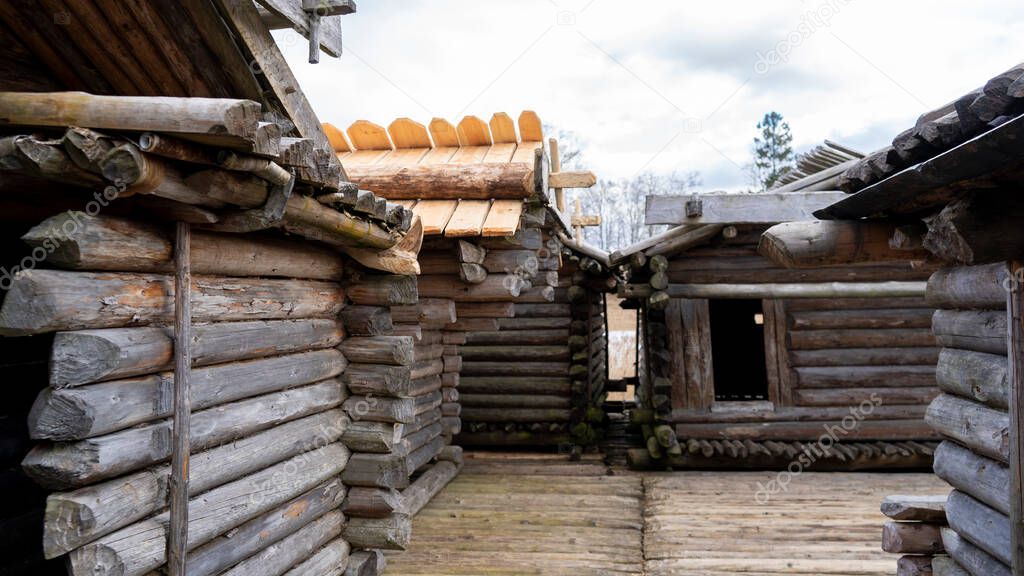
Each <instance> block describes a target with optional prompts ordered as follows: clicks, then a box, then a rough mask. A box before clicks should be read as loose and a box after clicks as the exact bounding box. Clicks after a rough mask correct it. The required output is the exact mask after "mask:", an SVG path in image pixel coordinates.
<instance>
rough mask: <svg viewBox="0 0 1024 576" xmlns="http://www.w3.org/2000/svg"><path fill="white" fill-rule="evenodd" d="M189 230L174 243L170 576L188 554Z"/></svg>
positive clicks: (181, 228) (179, 572)
mask: <svg viewBox="0 0 1024 576" xmlns="http://www.w3.org/2000/svg"><path fill="white" fill-rule="evenodd" d="M191 244H192V229H191V227H190V226H189V224H187V223H184V222H179V223H178V229H177V235H176V237H175V243H174V284H175V286H174V427H173V430H172V433H171V435H172V438H173V440H172V442H173V446H174V447H173V449H172V451H171V484H170V492H171V494H170V526H169V527H168V531H167V565H168V574H169V575H170V576H185V561H186V551H187V550H188V464H189V452H190V442H189V427H190V425H191V424H190V420H191V414H192V403H191V399H190V391H189V379H190V376H191V371H192V352H191V346H190V343H191V341H192V305H191V300H190V298H189V296H190V294H191V286H192V270H191V268H190V260H191V247H192V246H191Z"/></svg>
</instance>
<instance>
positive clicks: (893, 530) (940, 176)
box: [761, 65, 1024, 575]
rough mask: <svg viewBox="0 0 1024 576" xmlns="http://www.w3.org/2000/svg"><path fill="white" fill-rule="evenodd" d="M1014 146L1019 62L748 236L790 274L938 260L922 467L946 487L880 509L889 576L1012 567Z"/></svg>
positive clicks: (1018, 467)
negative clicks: (823, 196)
mask: <svg viewBox="0 0 1024 576" xmlns="http://www.w3.org/2000/svg"><path fill="white" fill-rule="evenodd" d="M1022 142H1024V65H1018V66H1015V67H1013V68H1011V69H1009V70H1007V71H1005V72H1002V73H1000V74H999V75H997V76H994V77H992V78H991V79H989V80H988V81H986V82H985V83H984V84H983V85H982V86H981V87H979V88H977V89H975V90H972V91H970V92H968V93H966V94H964V95H963V96H962V97H960V98H958V99H956V100H955V101H954V102H951V103H949V104H947V105H946V106H943V107H941V108H938V109H936V110H932V111H928V112H926V113H924V114H922V115H921V116H920V117H919V119H918V120H917V122H916V123H915V125H914V126H912V127H910V128H908V129H907V130H905V131H903V132H901V133H900V134H898V135H896V137H895V138H894V139H893V141H892V145H891V146H887V147H885V148H883V149H881V150H878V151H875V152H873V153H871V154H869V155H867V156H866V157H865V158H864V159H862V160H860V161H856V162H853V163H852V164H851V165H849V166H848V167H847V168H846V170H845V171H844V172H843V173H842V174H841V175H840V177H839V179H838V183H839V187H840V188H841V190H842V191H843V192H845V194H843V195H842V196H840V197H839V198H837V199H836V200H835V201H834V202H830V203H829V205H828V206H825V207H822V208H820V209H818V210H815V211H814V212H813V214H812V217H813V218H817V220H811V219H794V220H798V221H793V222H787V223H784V224H779V225H776V226H774V227H772V228H770V229H768V230H767V231H766V232H765V233H764V236H763V237H762V239H761V253H762V254H764V255H765V256H767V257H769V258H770V259H771V260H772V261H773V262H775V263H776V264H778V265H779V266H782V267H784V268H786V269H788V270H791V271H793V272H801V271H806V272H810V271H818V270H820V268H819V266H821V265H822V264H824V263H829V264H833V265H844V264H852V263H855V262H856V263H864V264H865V265H867V264H870V265H888V263H891V262H895V261H900V260H902V259H903V258H904V256H905V254H906V253H907V251H908V250H910V251H922V250H923V251H925V252H926V253H927V255H928V258H929V259H930V260H933V261H935V262H936V263H937V264H938V265H939V269H937V270H934V271H933V272H932V273H931V275H930V277H929V278H928V281H927V288H926V290H925V301H926V303H927V305H928V306H929V307H931V308H935V309H936V310H935V311H934V313H933V315H932V316H931V322H930V327H931V331H932V334H933V336H934V338H935V343H936V346H937V347H938V348H939V353H938V357H937V358H936V359H934V361H935V365H936V366H937V368H936V372H935V381H936V383H937V386H938V389H939V394H938V395H937V396H936V397H935V398H933V399H932V400H931V402H930V404H929V405H928V408H927V412H926V413H925V421H926V422H927V424H928V425H929V426H930V427H931V428H932V430H934V432H935V433H936V434H938V435H940V437H941V438H942V443H941V444H940V445H939V447H938V449H937V450H936V451H935V454H934V472H935V474H936V475H937V476H938V477H939V478H941V479H942V480H944V481H945V482H947V483H948V484H949V486H950V487H951V488H952V490H951V491H947V492H945V493H941V494H928V495H922V494H918V495H898V496H893V497H891V498H889V499H887V500H886V501H885V502H884V503H883V505H882V511H883V513H885V514H886V515H887V516H889V517H890V518H891V519H892V521H891V522H889V523H887V524H886V525H885V529H884V532H883V543H882V545H883V548H884V549H885V550H886V551H888V552H891V553H894V554H900V555H901V556H900V558H899V563H898V573H899V574H901V575H909V574H925V573H934V574H936V575H952V574H992V575H1009V574H1020V573H1022V572H1024V523H1022V518H1024V516H1022V509H1024V496H1022V483H1021V477H1022V470H1024V468H1022V466H1024V459H1022V458H1024V456H1022V448H1021V446H1022V441H1024V437H1022V434H1024V432H1022V431H1024V424H1022V414H1024V411H1022V410H1024V404H1022V399H1024V379H1022V370H1024V344H1022V343H1024V319H1022V318H1024V304H1022V302H1024V290H1022V285H1024V282H1022V279H1024V268H1022V265H1021V261H1022V258H1024V235H1022V234H1021V230H1022V228H1021V215H1022V213H1021V212H1020V210H1021V205H1022V204H1021V201H1020V198H1019V193H1018V190H1019V187H1020V185H1021V184H1022V182H1024V145H1022ZM853 237H856V238H860V239H864V245H863V246H856V245H854V244H853V243H850V242H849V241H848V240H849V239H850V238H853ZM872 237H874V238H876V239H877V242H876V243H875V246H873V247H872V246H869V245H868V244H870V243H871V242H870V241H869V240H867V239H869V238H872ZM844 239H845V240H846V241H844ZM808 245H812V246H813V248H812V249H808ZM812 252H813V253H812Z"/></svg>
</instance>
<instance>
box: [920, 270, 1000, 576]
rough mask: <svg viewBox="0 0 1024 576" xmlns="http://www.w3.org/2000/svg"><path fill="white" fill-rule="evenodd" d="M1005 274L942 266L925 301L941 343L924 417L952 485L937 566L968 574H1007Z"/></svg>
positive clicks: (939, 466) (942, 472) (939, 471)
mask: <svg viewBox="0 0 1024 576" xmlns="http://www.w3.org/2000/svg"><path fill="white" fill-rule="evenodd" d="M1006 270H1007V269H1006V266H1005V264H1001V263H1000V264H991V265H983V266H968V267H959V268H947V269H943V270H940V271H939V272H936V273H935V274H934V275H932V277H931V279H930V280H929V282H928V293H927V298H928V301H929V302H931V303H933V304H934V305H936V306H939V307H940V308H942V309H941V310H938V311H937V312H936V313H935V316H934V318H933V325H932V327H933V330H934V331H935V335H936V338H937V339H938V341H939V343H940V344H941V345H942V346H943V348H942V350H941V352H940V353H939V358H938V369H937V373H936V378H937V381H938V384H939V389H940V390H941V391H942V395H940V396H939V397H937V398H936V399H935V400H933V401H932V403H931V405H930V406H929V408H928V413H927V414H926V416H925V418H926V420H927V421H928V423H929V424H930V425H931V426H932V427H933V428H934V429H935V430H937V431H938V432H939V433H941V434H942V435H943V436H944V437H945V438H946V440H945V441H944V442H943V443H942V444H941V445H940V446H939V448H938V450H936V453H935V474H936V475H938V476H939V477H940V478H942V479H943V480H945V481H946V482H948V483H949V484H950V485H951V486H952V487H953V488H954V490H953V492H952V493H951V494H950V495H949V499H948V503H947V505H946V517H947V520H948V523H949V526H948V528H943V529H942V531H941V539H942V542H943V544H944V545H945V550H946V554H948V556H949V559H948V560H945V559H944V560H943V561H942V563H943V566H944V567H949V566H952V569H956V567H957V566H958V567H959V568H960V569H962V570H963V571H966V572H967V573H970V574H1010V573H1011V570H1010V565H1011V549H1010V536H1009V535H1010V521H1009V516H1010V493H1009V491H1010V470H1009V467H1008V460H1009V429H1010V423H1009V409H1008V406H1009V398H1010V385H1009V380H1008V375H1007V374H1008V370H1009V361H1008V356H1007V354H1008V347H1007V326H1006V302H1007V292H1006V291H1005V286H1008V285H1009V284H1006V283H1005V280H1006ZM937 562H938V561H937ZM936 573H938V572H936ZM947 573H955V572H947Z"/></svg>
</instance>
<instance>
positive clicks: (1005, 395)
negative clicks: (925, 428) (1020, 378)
mask: <svg viewBox="0 0 1024 576" xmlns="http://www.w3.org/2000/svg"><path fill="white" fill-rule="evenodd" d="M1007 371H1008V363H1007V359H1006V356H997V355H995V354H985V353H983V352H972V351H970V350H956V349H953V348H943V349H942V351H941V352H940V353H939V364H938V368H937V370H936V372H935V380H936V382H937V383H938V385H939V388H940V389H941V390H942V391H944V392H949V393H950V394H955V395H957V396H963V397H964V398H973V399H974V400H977V401H978V402H981V403H983V404H986V405H988V406H991V407H993V408H999V409H1001V410H1007V409H1008V408H1009V402H1010V382H1009V375H1008V374H1007Z"/></svg>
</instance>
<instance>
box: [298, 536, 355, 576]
mask: <svg viewBox="0 0 1024 576" xmlns="http://www.w3.org/2000/svg"><path fill="white" fill-rule="evenodd" d="M346 529H347V528H346ZM342 532H344V529H343V530H342ZM351 550H352V547H351V545H350V544H349V543H348V542H347V541H346V539H345V538H335V539H334V540H332V541H330V542H329V543H327V545H326V546H324V547H323V548H321V549H319V550H317V551H316V552H315V553H314V554H313V555H312V556H310V557H309V558H307V559H306V560H303V561H302V562H300V563H299V564H297V565H295V567H293V568H292V569H291V570H289V571H287V572H285V573H284V576H306V575H307V574H317V575H318V576H341V575H342V574H344V573H345V568H346V566H347V565H348V554H349V552H350V551H351Z"/></svg>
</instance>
